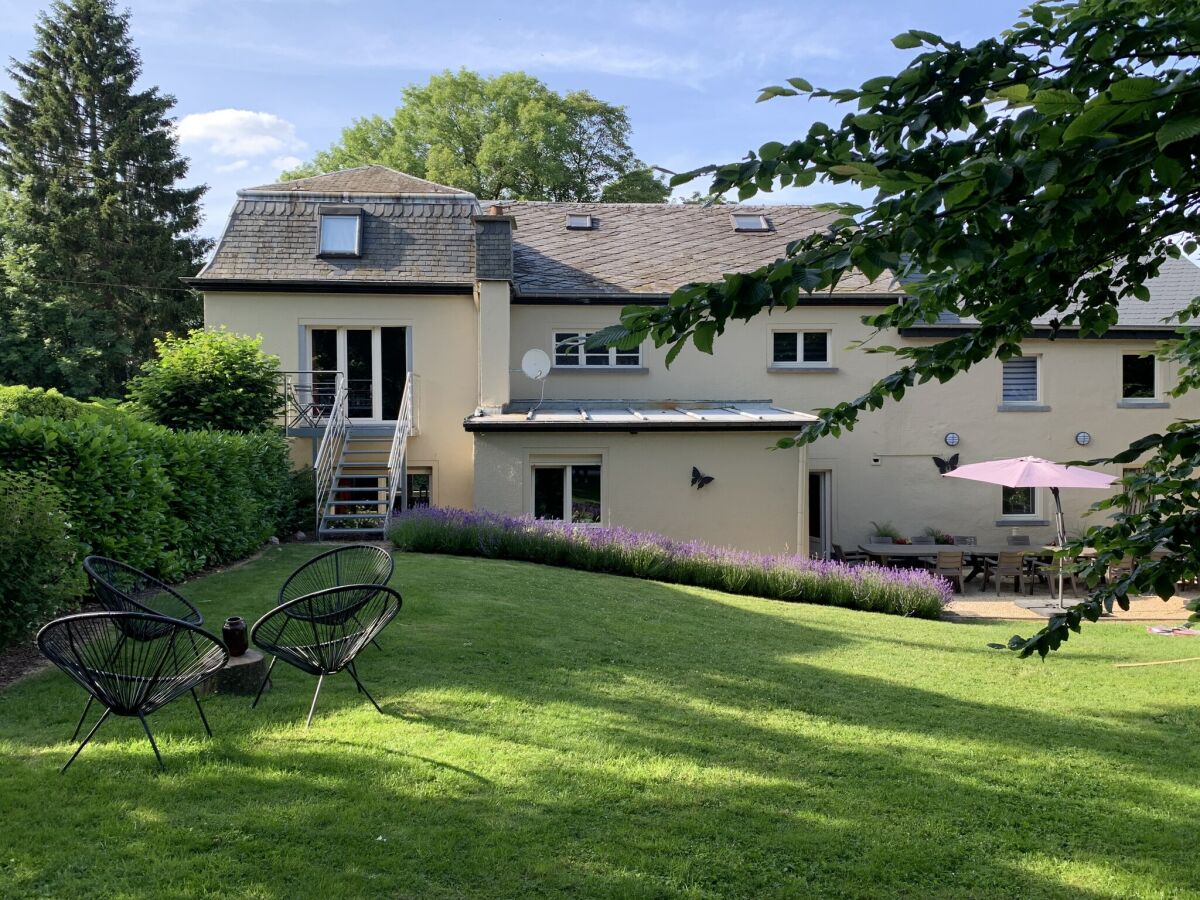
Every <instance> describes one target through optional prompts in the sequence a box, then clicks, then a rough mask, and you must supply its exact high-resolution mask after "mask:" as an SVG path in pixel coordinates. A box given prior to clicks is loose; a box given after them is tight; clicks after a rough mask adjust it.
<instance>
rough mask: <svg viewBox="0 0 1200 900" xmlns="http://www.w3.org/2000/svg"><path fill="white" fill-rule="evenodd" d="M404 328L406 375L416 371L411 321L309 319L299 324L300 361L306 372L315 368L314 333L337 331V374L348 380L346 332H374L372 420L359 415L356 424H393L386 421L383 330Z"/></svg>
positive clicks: (372, 343)
mask: <svg viewBox="0 0 1200 900" xmlns="http://www.w3.org/2000/svg"><path fill="white" fill-rule="evenodd" d="M384 328H403V329H404V360H405V365H406V366H407V368H406V370H405V371H406V372H408V373H410V374H411V373H412V372H413V325H412V322H411V321H410V320H407V319H405V320H402V321H401V320H396V321H387V320H383V321H380V320H377V319H372V320H371V321H369V322H352V321H347V320H345V319H336V320H332V319H331V320H329V321H322V320H320V319H309V320H306V321H303V322H301V323H300V359H301V360H302V366H303V370H309V369H311V366H312V333H313V331H314V330H317V331H321V330H325V331H336V332H337V371H338V372H341V373H342V375H343V376H345V377H349V372H348V365H347V348H346V332H347V331H370V332H371V417H370V418H362V417H361V416H356V417H355V418H354V419H353V420H352V421H355V422H394V421H395V419H385V418H383V390H382V388H383V329H384Z"/></svg>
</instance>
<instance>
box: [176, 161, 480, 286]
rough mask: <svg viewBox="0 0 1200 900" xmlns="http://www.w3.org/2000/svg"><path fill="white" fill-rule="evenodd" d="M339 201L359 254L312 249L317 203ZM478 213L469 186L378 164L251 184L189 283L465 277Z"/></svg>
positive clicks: (460, 281)
mask: <svg viewBox="0 0 1200 900" xmlns="http://www.w3.org/2000/svg"><path fill="white" fill-rule="evenodd" d="M347 204H349V205H352V206H356V207H360V208H361V209H362V211H363V225H362V227H363V233H362V247H363V255H362V256H361V257H357V258H353V257H352V258H322V257H318V256H317V211H318V209H319V208H320V207H321V206H323V205H334V206H337V205H347ZM478 212H479V204H478V203H477V202H476V200H475V197H474V195H473V194H469V193H466V192H463V191H456V190H454V189H453V188H447V187H445V186H444V185H439V184H434V183H433V182H431V181H425V180H423V179H420V178H413V177H412V176H409V175H405V174H403V173H401V172H395V171H393V170H391V169H388V168H385V167H383V166H365V167H363V168H361V169H349V170H346V171H344V172H334V173H332V174H330V175H317V176H314V177H312V178H302V179H299V180H298V181H289V182H284V183H283V184H278V185H265V186H263V187H258V188H250V189H248V190H244V191H239V192H238V201H237V203H236V204H235V205H234V208H233V212H232V213H231V214H230V217H229V222H228V224H227V225H226V227H225V232H224V234H222V236H221V239H220V241H219V242H218V244H217V248H216V250H215V251H214V253H213V257H212V259H211V260H209V262H208V264H207V265H206V266H205V267H204V268H203V269H202V270H201V271H200V273H199V274H198V275H197V276H196V278H194V279H192V282H191V283H192V284H194V285H195V286H196V287H198V288H199V289H200V290H204V289H205V287H206V286H207V287H216V286H218V285H219V284H220V283H221V282H234V283H237V282H245V281H251V282H276V283H277V282H327V283H333V284H339V283H340V284H363V285H377V286H378V285H386V284H397V285H403V284H420V285H425V284H429V285H470V284H471V283H472V282H473V280H474V277H475V226H474V223H473V222H472V221H471V217H472V216H473V215H475V214H477V213H478Z"/></svg>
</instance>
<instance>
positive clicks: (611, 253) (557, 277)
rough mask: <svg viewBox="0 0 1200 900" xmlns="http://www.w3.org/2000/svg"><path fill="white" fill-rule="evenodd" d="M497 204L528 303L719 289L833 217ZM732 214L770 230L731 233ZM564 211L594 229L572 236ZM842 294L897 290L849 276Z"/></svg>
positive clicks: (768, 209) (883, 281)
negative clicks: (754, 218) (724, 279)
mask: <svg viewBox="0 0 1200 900" xmlns="http://www.w3.org/2000/svg"><path fill="white" fill-rule="evenodd" d="M491 202H497V203H499V204H500V205H501V206H503V208H504V212H505V213H506V214H508V215H511V216H513V217H514V218H515V220H516V224H517V230H516V232H515V233H514V235H513V283H514V286H515V289H516V293H517V294H519V295H520V296H522V297H530V298H533V297H547V298H549V297H571V296H599V295H608V294H612V295H616V294H624V293H639V294H669V293H671V291H673V290H675V289H676V288H678V287H680V286H681V285H684V284H687V283H688V282H693V281H717V280H719V279H720V278H721V275H722V274H724V273H726V272H736V271H748V270H751V269H756V268H758V267H759V266H762V265H764V264H766V263H769V262H772V261H773V260H775V259H778V258H780V257H782V256H783V255H784V248H785V247H786V246H787V243H788V242H789V241H792V240H795V239H796V238H798V237H802V236H804V235H807V234H812V233H813V232H816V231H820V230H823V229H824V228H825V227H826V226H827V225H828V224H829V223H830V222H831V221H833V219H834V218H836V216H835V215H834V214H833V213H828V212H822V211H820V210H816V209H813V208H811V207H807V206H782V205H780V206H730V205H725V206H709V207H705V206H699V205H691V204H688V205H682V206H681V205H678V204H666V203H654V204H651V203H550V202H533V201H491ZM485 205H487V204H486V203H485ZM734 212H737V213H751V214H760V215H763V216H765V217H766V220H767V224H768V225H769V227H770V230H768V231H766V232H737V231H734V229H733V222H732V214H733V213H734ZM568 213H572V214H581V215H590V216H592V217H593V219H594V222H595V226H596V227H595V228H594V229H591V230H568V229H567V228H566V216H567V214H568ZM837 293H838V294H848V293H849V294H894V293H897V289H896V287H895V285H894V284H893V283H892V278H891V276H890V275H883V276H881V277H880V278H878V279H876V280H875V281H874V282H871V281H868V280H867V278H866V277H865V276H863V275H860V274H853V275H850V276H849V277H847V278H846V279H844V280H843V281H842V283H841V284H839V285H838V289H837Z"/></svg>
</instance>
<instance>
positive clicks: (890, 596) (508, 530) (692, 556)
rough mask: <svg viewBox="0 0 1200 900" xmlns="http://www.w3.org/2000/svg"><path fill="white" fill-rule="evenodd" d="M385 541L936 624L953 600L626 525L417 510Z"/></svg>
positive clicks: (937, 590) (911, 584)
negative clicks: (581, 524)
mask: <svg viewBox="0 0 1200 900" xmlns="http://www.w3.org/2000/svg"><path fill="white" fill-rule="evenodd" d="M388 537H389V538H390V539H391V541H392V543H393V544H395V546H396V547H397V548H398V549H400V550H409V551H413V552H418V553H452V554H456V555H459V556H483V557H488V558H492V559H513V560H521V561H524V562H534V563H542V564H544V565H549V566H562V567H565V568H570V569H582V570H584V571H588V572H604V573H606V574H610V575H628V576H632V577H634V578H650V579H654V580H656V581H665V582H668V583H670V584H688V585H695V586H697V587H705V588H712V589H714V590H719V591H725V592H726V593H730V594H750V595H753V596H756V597H769V598H772V599H776V600H789V601H794V602H799V603H819V604H823V605H827V606H842V607H846V608H848V609H860V610H868V611H871V612H883V613H890V614H892V615H900V616H917V617H920V618H926V619H936V618H937V617H938V616H939V615H940V614H941V611H942V608H943V607H944V606H945V605H946V604H947V603H949V602H950V597H951V593H950V584H949V582H947V581H945V580H944V579H942V578H939V577H937V576H934V575H932V574H930V573H928V572H926V571H924V570H921V569H891V568H884V567H882V566H875V565H865V566H849V565H846V564H845V563H838V562H831V561H828V560H813V559H806V558H804V557H799V556H787V555H779V556H767V555H762V554H757V553H748V552H742V551H737V550H729V549H725V548H721V547H713V546H710V545H708V544H702V543H700V542H698V541H688V542H682V541H674V540H671V539H670V538H666V537H663V536H662V535H658V534H648V533H643V532H638V531H631V530H629V529H627V528H600V527H596V526H580V525H572V524H570V523H564V522H548V521H545V520H537V519H530V518H513V517H509V516H501V515H496V514H493V513H481V512H469V511H467V510H461V509H443V508H430V509H419V510H410V511H409V512H405V513H403V514H402V515H398V516H396V517H395V518H393V519H392V521H391V523H390V524H389V527H388Z"/></svg>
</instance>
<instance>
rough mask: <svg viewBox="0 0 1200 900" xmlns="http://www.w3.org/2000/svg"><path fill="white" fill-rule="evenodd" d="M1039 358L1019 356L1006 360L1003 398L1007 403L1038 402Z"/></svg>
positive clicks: (1002, 387)
mask: <svg viewBox="0 0 1200 900" xmlns="http://www.w3.org/2000/svg"><path fill="white" fill-rule="evenodd" d="M1038 359H1039V357H1036V356H1018V357H1015V358H1014V359H1006V360H1005V361H1004V375H1003V379H1002V382H1003V383H1002V386H1001V398H1002V399H1003V401H1004V402H1005V403H1037V402H1038V394H1039V391H1038Z"/></svg>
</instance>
